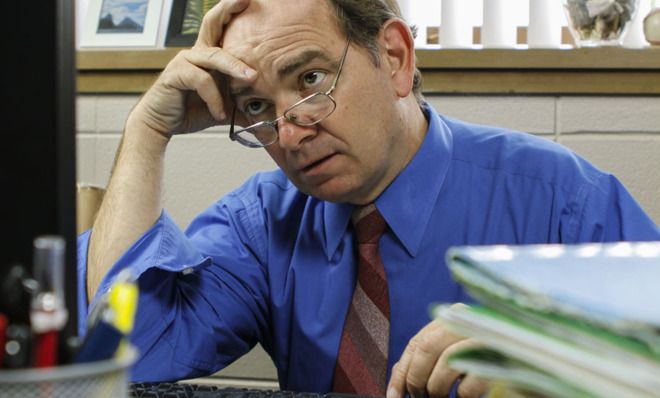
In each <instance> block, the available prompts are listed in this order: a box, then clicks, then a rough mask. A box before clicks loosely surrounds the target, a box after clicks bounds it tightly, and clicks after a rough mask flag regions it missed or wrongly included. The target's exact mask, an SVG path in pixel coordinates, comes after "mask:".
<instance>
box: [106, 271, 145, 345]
mask: <svg viewBox="0 0 660 398" xmlns="http://www.w3.org/2000/svg"><path fill="white" fill-rule="evenodd" d="M138 295H139V291H138V287H137V284H136V283H135V282H128V281H117V282H115V283H114V284H113V285H112V287H111V288H110V292H109V296H108V307H109V308H110V309H111V310H112V313H113V314H114V319H113V321H112V325H113V326H114V327H116V328H117V330H119V331H120V332H121V333H122V334H123V335H124V336H128V334H129V333H130V332H131V330H133V323H134V321H135V311H136V309H137V302H138ZM126 345H127V342H126V340H123V341H122V342H121V343H120V345H119V349H118V350H117V354H116V356H117V357H120V356H121V355H123V353H124V351H125V350H126Z"/></svg>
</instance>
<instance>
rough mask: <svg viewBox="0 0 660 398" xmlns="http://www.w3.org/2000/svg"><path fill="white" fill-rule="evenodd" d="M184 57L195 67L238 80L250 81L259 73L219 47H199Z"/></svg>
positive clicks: (183, 53) (192, 49) (184, 54)
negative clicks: (215, 71)
mask: <svg viewBox="0 0 660 398" xmlns="http://www.w3.org/2000/svg"><path fill="white" fill-rule="evenodd" d="M181 54H182V55H183V57H184V58H185V59H186V60H187V61H188V62H190V63H191V64H193V65H196V66H198V67H200V68H203V69H206V70H217V71H218V72H220V73H222V74H225V75H229V76H231V77H234V78H236V79H240V80H247V81H250V80H252V79H254V77H255V76H256V74H257V72H256V71H255V70H254V69H252V68H250V67H249V66H247V65H246V64H245V63H244V62H243V61H241V60H240V59H238V58H236V57H234V56H232V55H231V54H229V53H228V52H226V51H224V50H223V49H221V48H219V47H201V48H200V47H197V48H191V49H190V50H185V51H182V52H181Z"/></svg>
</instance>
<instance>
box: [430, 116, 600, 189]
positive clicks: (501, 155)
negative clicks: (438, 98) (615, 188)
mask: <svg viewBox="0 0 660 398" xmlns="http://www.w3.org/2000/svg"><path fill="white" fill-rule="evenodd" d="M443 121H444V122H445V123H446V124H447V125H448V126H449V128H450V129H451V131H452V136H453V143H454V145H453V156H452V160H453V161H454V162H458V163H465V164H469V165H470V166H472V167H477V168H481V169H484V170H489V171H490V172H499V173H507V174H511V175H517V176H521V177H528V178H532V179H538V180H543V181H546V182H550V183H555V184H561V185H564V184H570V183H571V182H576V179H579V180H581V181H587V182H595V181H596V180H597V179H599V178H600V176H601V175H602V172H601V171H600V170H598V169H597V168H596V167H594V166H593V165H592V164H591V163H589V162H588V161H586V160H585V159H583V158H582V157H580V156H579V155H577V154H576V153H574V152H573V151H571V150H570V149H569V148H567V147H565V146H563V145H561V144H558V143H556V142H554V141H553V140H552V139H551V137H546V136H542V135H534V134H530V133H525V132H521V131H516V130H512V129H507V128H501V127H493V126H486V125H479V124H472V123H466V122H462V121H458V120H455V119H451V118H446V117H443Z"/></svg>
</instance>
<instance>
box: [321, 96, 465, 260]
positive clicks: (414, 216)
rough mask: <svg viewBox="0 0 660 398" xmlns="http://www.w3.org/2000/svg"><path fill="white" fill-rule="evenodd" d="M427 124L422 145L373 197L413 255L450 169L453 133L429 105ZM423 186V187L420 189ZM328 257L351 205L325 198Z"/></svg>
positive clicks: (340, 237)
mask: <svg viewBox="0 0 660 398" xmlns="http://www.w3.org/2000/svg"><path fill="white" fill-rule="evenodd" d="M422 109H423V111H424V113H425V115H426V117H427V120H428V121H429V128H428V131H427V133H426V136H425V137H424V141H423V142H422V145H421V146H420V147H419V149H418V150H417V153H416V154H415V156H413V158H412V160H411V161H410V163H408V165H407V166H406V167H405V168H404V169H403V171H402V172H401V173H400V174H399V175H398V176H397V177H396V178H395V179H394V181H392V183H391V184H390V186H389V187H387V189H385V191H384V192H383V193H382V194H381V195H380V196H379V197H378V199H376V207H377V208H378V209H379V210H380V212H381V214H382V215H383V217H384V218H385V220H386V221H387V224H388V225H389V226H390V228H391V229H392V231H393V232H394V234H395V235H396V237H397V238H398V239H399V240H400V241H401V242H402V243H403V245H404V246H405V248H406V250H407V251H408V253H409V254H410V255H411V256H413V257H414V256H416V255H417V251H418V250H419V246H420V243H421V240H422V237H423V236H424V232H425V230H426V225H427V223H428V221H429V219H430V216H431V212H432V211H433V208H434V206H435V203H436V199H437V197H438V194H439V193H440V188H441V187H442V184H443V182H444V179H445V175H446V174H447V170H448V169H449V163H450V160H451V153H452V145H453V144H452V142H453V141H452V135H451V131H450V130H449V128H448V127H447V126H446V125H445V124H444V122H442V120H440V117H439V116H438V114H437V113H436V112H435V110H433V109H432V108H431V106H430V105H428V104H426V103H425V104H424V105H423V107H422ZM420 187H424V189H420ZM324 204H325V207H324V214H323V217H324V220H323V221H324V225H325V244H326V255H327V257H328V261H330V259H331V258H332V256H333V255H334V253H335V251H336V250H337V248H338V246H339V243H340V242H341V240H342V237H343V235H344V233H345V232H346V228H347V227H348V223H349V219H350V217H351V212H352V210H353V208H354V205H352V204H348V203H331V202H324Z"/></svg>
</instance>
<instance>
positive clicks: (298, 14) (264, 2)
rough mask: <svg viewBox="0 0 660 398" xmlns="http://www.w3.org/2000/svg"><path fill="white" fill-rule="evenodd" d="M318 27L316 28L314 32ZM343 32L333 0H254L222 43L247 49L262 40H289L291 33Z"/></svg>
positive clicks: (230, 48)
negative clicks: (340, 30) (340, 28)
mask: <svg viewBox="0 0 660 398" xmlns="http://www.w3.org/2000/svg"><path fill="white" fill-rule="evenodd" d="M314 31H316V32H314ZM305 33H312V35H313V34H314V33H316V34H318V35H319V36H323V35H326V36H327V35H331V34H334V33H339V26H338V24H337V19H336V14H335V13H334V8H333V6H332V5H331V2H330V0H251V1H250V5H249V6H248V8H247V9H246V10H244V11H243V12H241V13H240V14H237V15H236V16H235V17H234V18H233V19H232V20H231V21H230V23H229V24H228V25H227V27H226V30H225V34H224V37H223V43H222V46H223V47H224V48H226V49H227V50H229V51H230V52H232V50H233V49H240V50H243V51H245V50H246V49H248V48H250V47H256V46H258V45H260V44H266V43H270V42H272V43H274V45H277V43H278V42H286V39H287V38H288V37H287V36H296V35H304V34H305Z"/></svg>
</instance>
